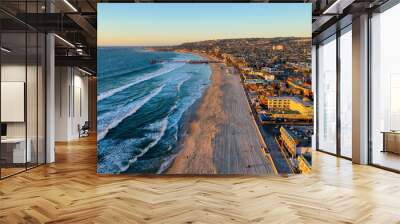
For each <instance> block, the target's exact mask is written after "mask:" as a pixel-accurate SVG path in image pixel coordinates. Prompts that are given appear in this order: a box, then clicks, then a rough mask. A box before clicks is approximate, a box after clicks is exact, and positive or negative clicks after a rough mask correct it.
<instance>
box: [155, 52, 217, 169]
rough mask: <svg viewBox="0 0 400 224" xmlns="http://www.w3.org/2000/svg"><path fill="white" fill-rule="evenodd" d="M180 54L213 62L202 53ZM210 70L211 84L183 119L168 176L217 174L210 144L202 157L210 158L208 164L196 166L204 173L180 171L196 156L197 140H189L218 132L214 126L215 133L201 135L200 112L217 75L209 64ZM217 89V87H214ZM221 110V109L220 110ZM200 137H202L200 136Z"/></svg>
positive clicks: (207, 136) (205, 147) (209, 136)
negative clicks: (187, 160) (187, 161)
mask: <svg viewBox="0 0 400 224" xmlns="http://www.w3.org/2000/svg"><path fill="white" fill-rule="evenodd" d="M179 53H190V54H193V55H197V56H200V57H201V58H203V59H207V60H212V58H211V57H209V56H208V55H206V54H202V53H197V52H196V53H195V52H179ZM209 66H210V69H211V74H210V83H209V85H208V86H207V88H206V89H205V90H204V92H203V94H202V96H201V97H200V98H198V99H197V100H196V102H195V103H194V104H193V105H192V106H191V107H190V108H189V109H188V111H187V112H186V113H185V115H184V117H183V122H182V123H183V124H182V132H181V135H180V137H181V139H179V141H178V142H177V146H176V147H177V150H176V153H175V154H174V155H173V157H172V158H173V159H172V161H170V163H169V164H168V168H166V169H165V170H164V172H163V173H166V174H186V173H187V174H190V173H193V174H210V173H215V174H216V169H215V168H214V167H213V165H212V164H211V163H209V161H211V159H210V158H212V147H211V145H210V144H207V145H206V146H204V148H203V149H206V150H202V156H204V157H205V158H208V160H207V161H208V162H207V161H205V160H202V162H201V163H200V162H197V163H198V164H197V165H196V166H197V167H200V166H204V167H206V168H204V169H203V171H202V172H197V171H193V172H181V171H179V170H184V169H186V170H187V168H188V167H187V164H184V163H185V159H184V158H185V157H186V158H189V157H190V156H189V155H187V154H192V155H193V154H194V148H195V144H194V142H195V141H196V140H195V139H188V138H192V137H193V136H196V137H200V136H201V137H205V138H207V139H211V138H212V137H213V135H215V132H216V125H214V127H213V128H212V129H214V131H211V132H208V133H206V132H204V133H202V134H200V133H199V132H200V130H202V128H201V127H200V124H199V120H201V117H202V116H201V115H200V114H199V113H198V111H199V110H204V105H205V104H204V103H205V102H204V101H205V100H206V99H205V98H207V93H209V91H210V88H212V87H213V84H214V81H215V80H214V77H215V76H214V75H215V73H216V70H215V65H214V66H213V65H211V64H209ZM214 88H215V87H214ZM219 109H220V108H219ZM199 135H200V136H199Z"/></svg>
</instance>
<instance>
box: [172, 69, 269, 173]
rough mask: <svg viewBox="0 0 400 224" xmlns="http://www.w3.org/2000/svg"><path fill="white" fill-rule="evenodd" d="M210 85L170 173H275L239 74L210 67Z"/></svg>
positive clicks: (230, 70) (231, 70)
mask: <svg viewBox="0 0 400 224" xmlns="http://www.w3.org/2000/svg"><path fill="white" fill-rule="evenodd" d="M210 66H211V68H212V72H213V73H212V76H211V84H210V86H209V87H208V88H207V90H206V91H205V93H204V96H203V98H202V99H201V102H199V105H198V108H197V111H196V112H195V118H194V119H193V120H192V121H191V122H190V124H189V127H188V133H187V135H186V136H185V137H184V139H183V140H182V143H181V144H182V145H181V147H182V148H181V150H180V152H179V153H178V155H177V157H176V158H175V160H174V162H173V163H172V164H171V166H170V168H169V169H168V170H167V173H169V174H250V175H251V174H253V175H263V174H275V169H274V166H273V164H272V161H271V160H270V159H268V158H267V157H266V156H265V155H264V153H263V152H262V146H263V142H262V140H261V139H260V136H259V134H258V133H257V127H256V124H255V123H254V120H253V117H252V114H251V112H250V107H249V105H248V102H247V98H246V95H245V93H244V90H243V87H242V84H241V82H240V77H239V74H237V73H235V71H234V70H233V69H227V67H226V66H225V65H224V64H222V63H218V64H210Z"/></svg>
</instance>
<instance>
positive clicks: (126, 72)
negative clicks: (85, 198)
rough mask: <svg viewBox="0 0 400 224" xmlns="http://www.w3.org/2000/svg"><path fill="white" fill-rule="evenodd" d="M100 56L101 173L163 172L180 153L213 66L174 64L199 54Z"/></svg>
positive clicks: (120, 50) (113, 52) (121, 50)
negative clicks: (188, 116) (186, 122)
mask: <svg viewBox="0 0 400 224" xmlns="http://www.w3.org/2000/svg"><path fill="white" fill-rule="evenodd" d="M97 54H98V60H97V63H98V64H97V68H98V75H97V117H98V118H97V138H98V139H97V172H98V173H162V172H163V171H164V170H165V169H166V168H167V167H168V165H169V163H171V162H172V161H173V158H174V155H175V154H176V153H178V151H177V148H178V147H177V143H178V141H179V140H180V139H181V138H182V137H183V135H184V133H183V130H184V128H183V127H184V120H186V119H184V118H185V115H186V114H188V113H189V112H190V109H191V108H193V105H194V103H195V102H196V100H198V99H199V98H200V97H201V96H202V94H203V92H204V90H205V89H206V88H207V86H208V84H209V83H210V75H211V69H210V67H209V65H207V64H188V63H184V62H174V60H189V59H190V60H201V59H203V58H201V57H200V56H198V55H194V54H190V53H177V52H155V51H148V50H145V49H143V48H138V47H99V48H98V52H97ZM151 60H165V61H164V62H162V63H155V64H152V63H150V62H151Z"/></svg>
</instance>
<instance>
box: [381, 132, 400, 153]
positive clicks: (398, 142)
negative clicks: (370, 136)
mask: <svg viewBox="0 0 400 224" xmlns="http://www.w3.org/2000/svg"><path fill="white" fill-rule="evenodd" d="M382 134H383V150H382V152H392V153H396V154H400V131H383V132H382Z"/></svg>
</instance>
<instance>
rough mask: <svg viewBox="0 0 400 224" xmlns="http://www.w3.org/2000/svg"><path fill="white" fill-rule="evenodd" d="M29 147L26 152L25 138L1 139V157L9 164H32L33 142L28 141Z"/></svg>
mask: <svg viewBox="0 0 400 224" xmlns="http://www.w3.org/2000/svg"><path fill="white" fill-rule="evenodd" d="M27 143H28V144H27V146H26V151H25V138H5V139H1V157H2V159H5V160H6V162H7V163H26V162H31V160H32V152H31V146H32V141H31V139H30V138H28V139H27Z"/></svg>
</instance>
